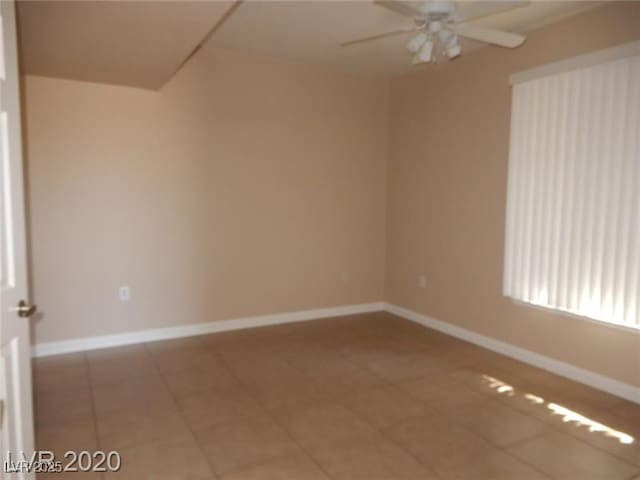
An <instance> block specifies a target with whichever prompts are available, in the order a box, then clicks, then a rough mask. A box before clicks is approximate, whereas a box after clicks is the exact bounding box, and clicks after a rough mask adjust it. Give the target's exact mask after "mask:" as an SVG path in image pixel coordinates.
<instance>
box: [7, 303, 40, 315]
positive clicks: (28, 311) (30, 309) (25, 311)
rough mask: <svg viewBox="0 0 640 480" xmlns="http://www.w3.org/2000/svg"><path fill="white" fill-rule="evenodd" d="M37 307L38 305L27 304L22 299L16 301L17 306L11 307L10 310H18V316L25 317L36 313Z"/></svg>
mask: <svg viewBox="0 0 640 480" xmlns="http://www.w3.org/2000/svg"><path fill="white" fill-rule="evenodd" d="M37 309H38V307H37V306H36V305H29V304H28V303H27V302H25V301H24V300H20V301H19V302H18V306H17V307H15V308H12V309H11V311H13V312H18V316H19V317H22V318H26V317H30V316H31V315H33V314H34V313H36V310H37Z"/></svg>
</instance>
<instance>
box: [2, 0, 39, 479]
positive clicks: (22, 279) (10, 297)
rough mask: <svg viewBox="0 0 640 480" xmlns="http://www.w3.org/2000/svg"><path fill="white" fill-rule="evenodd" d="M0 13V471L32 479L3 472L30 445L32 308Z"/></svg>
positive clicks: (11, 47)
mask: <svg viewBox="0 0 640 480" xmlns="http://www.w3.org/2000/svg"><path fill="white" fill-rule="evenodd" d="M0 16H1V19H2V22H1V24H0V27H1V28H0V47H1V48H0V166H1V168H0V202H1V204H0V229H1V230H0V247H1V248H0V250H1V252H0V262H1V264H0V272H1V273H0V275H1V277H0V288H1V290H0V302H1V304H0V306H1V309H0V400H2V418H1V420H0V421H1V424H0V432H1V435H0V442H1V445H0V447H1V449H0V451H1V452H2V467H3V468H2V471H3V474H2V475H0V477H1V478H8V479H33V478H35V477H34V475H33V474H32V473H28V472H17V473H16V472H14V473H11V472H5V470H7V468H6V467H7V465H5V462H6V461H7V455H8V454H9V455H10V457H11V458H10V459H11V460H17V461H20V460H22V459H23V458H26V459H27V460H29V459H30V458H31V455H32V453H33V449H34V445H33V408H32V399H31V355H30V336H29V330H30V320H29V316H30V315H31V314H32V313H33V311H34V308H33V307H30V306H29V305H27V304H26V300H27V299H28V291H27V258H26V257H27V255H26V250H27V249H26V239H25V215H24V192H23V177H22V143H21V142H22V140H21V134H20V95H19V85H18V58H17V45H16V42H17V40H16V19H15V5H14V2H13V0H11V1H6V0H2V1H0ZM9 452H10V453H9ZM23 455H24V457H23Z"/></svg>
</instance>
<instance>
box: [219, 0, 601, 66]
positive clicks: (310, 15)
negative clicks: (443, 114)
mask: <svg viewBox="0 0 640 480" xmlns="http://www.w3.org/2000/svg"><path fill="white" fill-rule="evenodd" d="M414 3H419V2H414ZM457 3H465V2H457ZM595 5H597V4H596V3H595V2H584V1H581V2H577V1H568V2H567V1H564V2H552V1H545V2H540V1H538V2H536V1H534V2H531V3H530V4H528V5H527V6H524V7H520V8H516V9H513V10H509V11H506V12H503V13H500V14H496V15H492V16H490V17H485V18H481V19H478V20H476V21H474V23H478V24H482V25H486V26H491V27H496V28H501V29H505V30H508V31H513V32H521V33H524V32H527V31H529V30H532V29H535V28H539V27H541V26H542V25H545V24H548V23H552V22H554V21H557V20H560V19H562V18H565V17H567V16H568V15H573V14H576V13H579V12H581V11H584V10H585V9H588V8H593V6H595ZM411 26H413V21H412V19H410V18H407V17H404V16H402V15H400V14H398V13H395V12H392V11H389V10H387V9H386V8H383V7H381V6H379V5H375V4H374V3H373V2H372V1H339V2H335V1H306V2H305V1H262V2H260V1H258V2H244V3H243V4H242V5H240V7H239V8H238V9H237V10H236V12H235V13H234V14H233V16H231V17H230V18H229V19H228V20H227V21H226V22H225V23H224V24H223V25H222V27H221V28H220V30H218V32H217V33H216V35H215V36H214V37H213V38H212V39H211V42H210V43H211V44H213V45H218V46H224V47H231V48H237V49H248V50H253V51H257V52H262V53H266V54H270V55H276V56H285V57H289V58H292V59H297V60H304V61H311V62H322V63H326V64H331V65H335V66H337V67H340V68H341V69H344V70H347V71H351V72H356V73H366V74H382V75H398V74H402V73H406V72H409V71H411V70H412V69H415V68H416V67H414V66H413V65H412V64H411V56H410V54H409V53H408V52H407V50H406V48H405V45H406V43H407V41H408V40H409V39H410V38H411V35H412V34H411V33H407V34H403V35H399V36H395V37H387V38H383V39H379V40H376V41H372V42H367V43H361V44H356V45H351V46H348V47H341V46H340V44H341V43H343V42H346V41H349V40H355V39H358V38H362V37H367V36H370V35H376V34H379V33H384V32H387V31H392V30H395V29H401V28H405V27H411ZM484 45H485V44H482V43H479V42H473V41H465V42H464V43H463V47H464V53H465V54H469V53H471V52H472V51H473V50H474V49H478V48H480V47H482V46H484ZM489 48H499V47H489Z"/></svg>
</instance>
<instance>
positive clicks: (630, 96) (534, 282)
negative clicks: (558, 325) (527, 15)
mask: <svg viewBox="0 0 640 480" xmlns="http://www.w3.org/2000/svg"><path fill="white" fill-rule="evenodd" d="M605 52H617V53H615V54H610V55H604V56H603V55H602V52H598V54H595V55H590V56H585V57H584V59H586V61H582V65H583V66H580V67H576V60H575V59H573V60H571V61H568V62H561V63H559V64H555V66H548V67H543V68H542V69H539V70H538V71H537V73H536V72H535V71H532V72H526V73H525V74H519V75H516V76H514V77H512V83H514V85H513V100H512V118H511V145H510V155H509V187H508V194H507V222H506V223H507V225H506V244H505V250H506V251H505V274H504V294H505V295H507V296H509V297H512V298H514V299H517V300H520V301H523V302H527V303H531V304H534V305H539V306H544V307H549V308H553V309H557V310H561V311H566V312H570V313H573V314H576V315H580V316H585V317H590V318H593V319H597V320H602V321H605V322H610V323H615V324H621V325H626V326H629V327H634V328H640V305H639V303H640V44H638V43H635V44H630V45H627V46H623V47H618V48H617V49H610V51H605ZM607 56H608V57H609V59H607V60H606V61H604V62H603V61H602V60H603V58H606V57H607ZM611 57H613V58H611ZM584 59H583V60H584ZM589 59H591V60H592V61H591V62H589ZM577 63H581V62H580V61H578V62H577ZM589 63H591V64H589Z"/></svg>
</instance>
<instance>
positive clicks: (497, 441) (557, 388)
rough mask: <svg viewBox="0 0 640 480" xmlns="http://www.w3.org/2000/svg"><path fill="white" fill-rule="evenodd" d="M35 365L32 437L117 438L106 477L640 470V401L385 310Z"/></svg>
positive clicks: (553, 475) (51, 440)
mask: <svg viewBox="0 0 640 480" xmlns="http://www.w3.org/2000/svg"><path fill="white" fill-rule="evenodd" d="M483 375H488V376H491V377H493V378H495V379H498V380H500V381H502V382H505V383H506V384H508V385H509V386H512V387H513V388H514V389H515V390H513V391H510V390H509V387H508V386H505V385H502V384H499V383H496V382H495V381H493V380H489V381H488V380H487V379H486V378H485V377H483ZM34 377H35V392H36V393H35V409H36V424H37V443H38V447H39V448H40V449H48V450H53V451H55V452H57V453H58V455H62V454H63V453H64V452H65V451H67V450H95V449H100V450H117V451H119V452H120V453H121V454H122V470H121V471H120V472H118V473H111V474H105V475H104V480H109V479H111V478H120V479H131V480H152V479H153V480H182V479H185V480H186V479H189V480H213V479H223V480H287V479H290V480H327V479H334V480H428V479H441V480H450V479H460V480H483V479H487V480H489V479H491V480H494V479H517V480H533V479H567V480H569V479H571V480H573V479H575V480H589V479H597V480H630V479H635V478H640V477H637V476H638V475H640V448H639V447H638V443H640V406H638V405H635V404H632V403H630V402H626V401H624V400H621V399H619V398H616V397H612V396H610V395H607V394H604V393H602V392H600V391H597V390H593V389H590V388H588V387H585V386H582V385H579V384H577V383H574V382H571V381H568V380H565V379H562V378H560V377H557V376H555V375H551V374H549V373H547V372H544V371H542V370H538V369H535V368H532V367H529V366H527V365H524V364H522V363H519V362H516V361H514V360H510V359H508V358H506V357H502V356H500V355H497V354H494V353H492V352H489V351H486V350H483V349H481V348H478V347H475V346H473V345H470V344H466V343H464V342H461V341H458V340H456V339H453V338H451V337H447V336H445V335H442V334H440V333H437V332H434V331H431V330H428V329H425V328H423V327H421V326H418V325H414V324H412V323H410V322H407V321H404V320H401V319H398V318H395V317H393V316H391V315H389V314H384V313H376V314H367V315H358V316H351V317H341V318H335V319H327V320H318V321H313V322H303V323H296V324H289V325H281V326H274V327H268V328H260V329H251V330H243V331H235V332H227V333H218V334H214V335H209V336H201V337H193V338H187V339H180V340H171V341H166V342H156V343H149V344H146V345H135V346H128V347H122V348H113V349H105V350H100V351H92V352H89V353H87V354H71V355H63V356H57V357H49V358H43V359H38V360H36V361H35V365H34ZM492 382H493V383H492ZM501 392H502V393H501ZM525 394H534V395H535V396H537V397H542V398H543V399H544V403H535V402H533V401H531V400H530V399H527V398H525V396H524V395H525ZM530 398H533V397H530ZM549 401H553V402H555V403H558V404H561V405H563V406H565V407H567V408H570V409H572V410H574V411H577V412H579V413H581V414H582V415H585V416H588V417H590V418H592V419H594V420H597V421H599V422H601V423H604V424H606V425H608V426H610V427H613V428H615V429H616V430H620V431H623V432H625V433H628V434H630V435H633V436H634V437H635V438H637V439H638V440H637V441H636V442H635V443H633V444H631V445H624V444H621V443H620V442H618V441H617V440H616V439H613V438H610V437H607V436H605V435H604V434H603V433H595V432H589V430H588V429H587V428H585V427H584V426H578V425H576V424H575V423H571V422H567V423H565V422H563V421H562V419H561V418H560V417H558V416H556V415H552V414H551V413H550V411H549V409H548V408H547V407H546V405H547V402H549ZM41 478H50V476H42V477H41ZM56 478H72V479H81V478H94V479H95V478H99V476H98V474H88V473H87V474H79V473H73V474H66V476H64V475H56Z"/></svg>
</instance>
